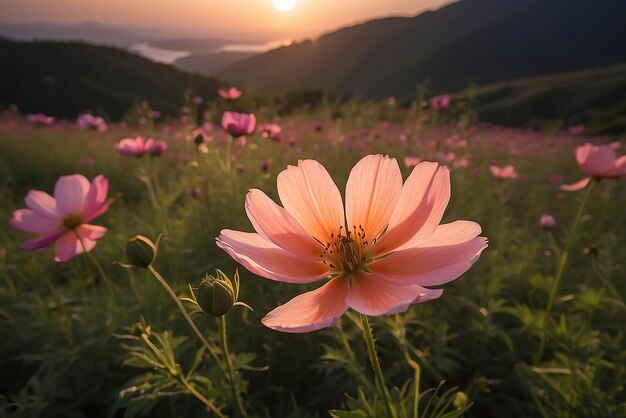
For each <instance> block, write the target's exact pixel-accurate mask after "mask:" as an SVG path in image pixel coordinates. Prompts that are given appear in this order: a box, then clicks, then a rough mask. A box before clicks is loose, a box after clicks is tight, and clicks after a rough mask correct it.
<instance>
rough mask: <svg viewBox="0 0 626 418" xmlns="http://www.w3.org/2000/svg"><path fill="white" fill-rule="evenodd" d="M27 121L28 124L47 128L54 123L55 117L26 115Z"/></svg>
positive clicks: (35, 114)
mask: <svg viewBox="0 0 626 418" xmlns="http://www.w3.org/2000/svg"><path fill="white" fill-rule="evenodd" d="M26 121H28V123H33V124H37V125H43V126H47V125H51V124H52V123H54V116H47V115H44V114H43V113H34V114H32V113H31V114H29V115H26Z"/></svg>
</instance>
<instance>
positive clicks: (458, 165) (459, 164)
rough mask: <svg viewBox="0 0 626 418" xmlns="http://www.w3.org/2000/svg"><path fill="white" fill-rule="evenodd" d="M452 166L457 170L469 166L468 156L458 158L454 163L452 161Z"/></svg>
mask: <svg viewBox="0 0 626 418" xmlns="http://www.w3.org/2000/svg"><path fill="white" fill-rule="evenodd" d="M452 167H454V168H455V169H457V170H459V169H465V168H467V167H469V159H468V158H467V157H463V158H461V159H460V160H456V161H455V162H454V163H452Z"/></svg>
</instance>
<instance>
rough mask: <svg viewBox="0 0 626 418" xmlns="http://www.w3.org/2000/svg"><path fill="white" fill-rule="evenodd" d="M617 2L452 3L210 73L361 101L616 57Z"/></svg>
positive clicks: (623, 35) (624, 35) (625, 24)
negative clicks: (424, 87) (360, 98)
mask: <svg viewBox="0 0 626 418" xmlns="http://www.w3.org/2000/svg"><path fill="white" fill-rule="evenodd" d="M624 39H626V1H623V0H602V1H597V0H461V1H459V2H457V3H453V4H451V5H448V6H446V7H444V8H442V9H439V10H437V11H434V12H426V13H423V14H420V15H418V16H415V17H413V18H386V19H379V20H374V21H370V22H366V23H364V24H360V25H356V26H352V27H349V28H344V29H341V30H338V31H336V32H333V33H329V34H327V35H324V36H322V37H320V38H319V39H317V40H315V41H305V42H301V43H298V44H292V45H290V46H287V47H283V48H279V49H275V50H272V51H269V52H267V53H265V54H261V55H257V56H255V57H252V58H249V59H246V60H243V61H239V62H236V63H234V64H232V65H229V66H227V67H225V68H224V69H222V70H220V71H218V72H217V73H216V76H217V77H219V78H221V79H224V80H226V81H229V82H231V83H234V84H237V85H240V86H244V87H252V88H254V89H256V90H259V91H262V92H272V93H277V92H282V91H286V90H289V89H292V88H320V89H324V90H328V91H333V92H337V93H343V94H352V93H360V94H362V95H365V96H367V97H373V98H383V97H386V96H396V97H399V98H408V97H411V96H413V95H414V91H415V86H416V84H418V83H420V82H423V81H426V80H428V81H429V87H430V88H431V91H432V92H433V93H443V92H447V91H457V90H460V89H462V88H464V87H466V86H467V85H469V84H470V83H472V82H474V83H477V84H487V83H493V82H497V81H502V80H508V79H512V78H523V77H531V76H536V75H540V74H550V73H559V72H566V71H574V70H580V69H585V68H591V67H596V66H602V65H611V64H616V63H619V62H624V61H626V48H625V47H624Z"/></svg>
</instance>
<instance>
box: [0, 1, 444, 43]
mask: <svg viewBox="0 0 626 418" xmlns="http://www.w3.org/2000/svg"><path fill="white" fill-rule="evenodd" d="M276 1H281V0H276ZM282 1H285V0H282ZM451 2H452V0H298V3H297V5H296V6H295V7H294V8H293V9H292V10H291V11H288V12H281V11H279V10H278V9H276V7H274V4H273V1H272V0H0V21H2V22H38V21H45V22H64V23H69V22H81V21H86V20H89V21H97V22H102V23H109V24H119V25H124V26H128V25H134V26H138V27H153V28H154V27H158V28H162V29H163V30H164V31H167V32H171V31H172V30H173V31H175V32H177V33H178V34H181V35H188V36H216V35H218V36H220V35H221V36H233V35H235V36H237V35H246V34H248V35H250V34H271V35H270V36H272V37H281V39H300V38H303V37H315V36H317V35H319V34H321V33H324V32H327V31H329V30H333V29H337V28H339V27H341V26H345V25H349V24H354V23H358V22H363V21H365V20H369V19H371V18H375V17H382V16H390V15H402V16H412V15H415V14H418V13H419V12H421V11H424V10H426V9H433V8H439V7H441V6H442V5H444V4H447V3H451Z"/></svg>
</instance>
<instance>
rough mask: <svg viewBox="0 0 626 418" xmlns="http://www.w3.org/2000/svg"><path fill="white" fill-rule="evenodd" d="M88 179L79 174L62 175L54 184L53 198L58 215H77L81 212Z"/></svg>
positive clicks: (87, 188)
mask: <svg viewBox="0 0 626 418" xmlns="http://www.w3.org/2000/svg"><path fill="white" fill-rule="evenodd" d="M88 191H89V181H88V180H87V179H86V178H85V177H84V176H82V175H80V174H72V175H71V176H62V177H61V178H59V180H57V183H56V185H55V186H54V198H55V199H56V203H57V210H58V213H59V215H61V216H65V215H70V214H74V215H78V214H80V213H81V212H82V210H83V206H84V204H85V197H86V196H87V193H88Z"/></svg>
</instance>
